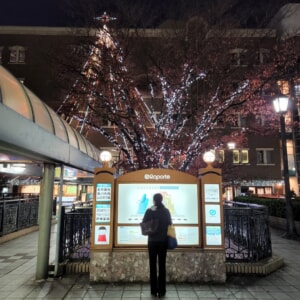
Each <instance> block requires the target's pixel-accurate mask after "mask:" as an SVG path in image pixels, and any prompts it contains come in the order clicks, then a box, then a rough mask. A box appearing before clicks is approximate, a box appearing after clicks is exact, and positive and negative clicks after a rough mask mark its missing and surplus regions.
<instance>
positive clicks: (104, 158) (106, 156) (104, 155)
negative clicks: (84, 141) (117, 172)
mask: <svg viewBox="0 0 300 300" xmlns="http://www.w3.org/2000/svg"><path fill="white" fill-rule="evenodd" d="M111 159H112V155H111V153H110V152H109V151H106V150H104V151H102V152H101V153H100V160H101V162H102V163H103V167H108V165H109V162H110V161H111Z"/></svg>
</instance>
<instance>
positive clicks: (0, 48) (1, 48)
mask: <svg viewBox="0 0 300 300" xmlns="http://www.w3.org/2000/svg"><path fill="white" fill-rule="evenodd" d="M2 52H3V47H0V65H2Z"/></svg>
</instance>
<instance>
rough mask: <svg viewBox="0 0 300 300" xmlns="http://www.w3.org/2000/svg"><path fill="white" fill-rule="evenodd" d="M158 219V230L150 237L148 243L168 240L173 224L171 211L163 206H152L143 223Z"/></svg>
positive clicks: (147, 211)
mask: <svg viewBox="0 0 300 300" xmlns="http://www.w3.org/2000/svg"><path fill="white" fill-rule="evenodd" d="M151 219H158V229H157V231H156V232H155V233H153V234H151V235H149V236H148V242H165V241H166V240H167V231H168V226H169V225H171V224H172V219H171V214H170V211H169V210H168V209H167V208H166V207H165V206H164V205H163V204H160V205H159V206H152V207H151V208H148V209H147V210H146V212H145V215H144V218H143V222H147V221H150V220H151Z"/></svg>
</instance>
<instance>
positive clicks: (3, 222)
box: [0, 196, 39, 236]
mask: <svg viewBox="0 0 300 300" xmlns="http://www.w3.org/2000/svg"><path fill="white" fill-rule="evenodd" d="M3 199H7V198H4V197H3V198H2V199H0V236H3V235H5V234H8V233H12V232H15V231H18V230H21V229H24V228H27V227H31V226H34V225H37V223H38V210H39V197H38V196H35V197H25V198H22V197H19V196H18V197H17V199H11V198H10V199H11V200H3Z"/></svg>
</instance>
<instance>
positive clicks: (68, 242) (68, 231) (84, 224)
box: [59, 206, 92, 262]
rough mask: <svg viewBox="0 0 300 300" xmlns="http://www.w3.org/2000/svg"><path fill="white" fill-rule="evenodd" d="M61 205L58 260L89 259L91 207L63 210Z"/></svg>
mask: <svg viewBox="0 0 300 300" xmlns="http://www.w3.org/2000/svg"><path fill="white" fill-rule="evenodd" d="M65 209H66V207H64V206H62V217H61V231H60V232H61V236H60V240H61V243H60V250H59V261H60V262H63V261H88V260H90V245H91V242H90V238H91V230H92V207H82V208H78V209H73V210H71V211H70V212H65Z"/></svg>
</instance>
